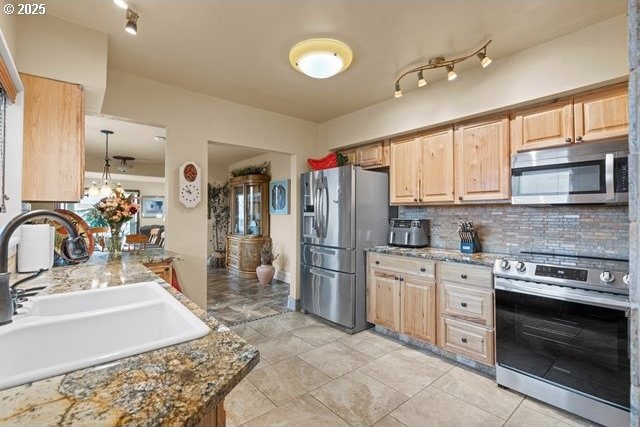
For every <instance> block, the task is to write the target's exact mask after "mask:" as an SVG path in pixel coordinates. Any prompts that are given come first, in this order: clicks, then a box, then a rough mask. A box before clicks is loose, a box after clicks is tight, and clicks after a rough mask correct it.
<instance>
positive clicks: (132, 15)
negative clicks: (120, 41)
mask: <svg viewBox="0 0 640 427" xmlns="http://www.w3.org/2000/svg"><path fill="white" fill-rule="evenodd" d="M138 18H139V16H138V14H137V13H136V12H134V11H133V10H131V9H127V25H125V26H124V30H125V31H126V32H127V33H129V34H133V35H134V36H135V35H136V34H138Z"/></svg>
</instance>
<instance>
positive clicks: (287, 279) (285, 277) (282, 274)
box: [273, 270, 291, 284]
mask: <svg viewBox="0 0 640 427" xmlns="http://www.w3.org/2000/svg"><path fill="white" fill-rule="evenodd" d="M273 277H274V279H276V280H280V281H281V282H284V283H287V284H291V273H289V272H288V271H284V270H277V271H276V274H274V276H273Z"/></svg>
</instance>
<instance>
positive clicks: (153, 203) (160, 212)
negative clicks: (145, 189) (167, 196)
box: [142, 196, 164, 218]
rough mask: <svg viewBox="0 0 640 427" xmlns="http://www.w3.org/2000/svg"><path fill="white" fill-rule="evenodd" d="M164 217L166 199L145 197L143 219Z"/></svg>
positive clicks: (143, 198)
mask: <svg viewBox="0 0 640 427" xmlns="http://www.w3.org/2000/svg"><path fill="white" fill-rule="evenodd" d="M162 217H164V197H162V196H143V197H142V218H162Z"/></svg>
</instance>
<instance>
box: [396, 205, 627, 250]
mask: <svg viewBox="0 0 640 427" xmlns="http://www.w3.org/2000/svg"><path fill="white" fill-rule="evenodd" d="M398 217H400V218H427V219H429V220H430V225H431V246H433V247H436V248H446V249H457V248H459V247H460V239H459V238H458V233H457V230H458V223H459V222H460V221H461V220H465V221H472V222H473V224H474V226H475V228H476V229H477V231H478V235H479V237H480V241H481V243H482V250H483V251H485V252H498V253H509V254H513V255H515V254H517V253H519V252H520V251H538V252H553V253H558V254H559V253H562V254H570V255H587V256H598V257H606V258H621V259H628V258H629V211H628V207H627V205H622V206H544V207H532V206H512V205H497V204H496V205H476V206H473V205H467V206H400V207H399V208H398Z"/></svg>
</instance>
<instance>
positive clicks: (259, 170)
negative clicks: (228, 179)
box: [231, 162, 269, 177]
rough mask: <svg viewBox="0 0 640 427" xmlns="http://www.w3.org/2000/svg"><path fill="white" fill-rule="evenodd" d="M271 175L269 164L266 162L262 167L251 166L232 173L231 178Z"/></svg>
mask: <svg viewBox="0 0 640 427" xmlns="http://www.w3.org/2000/svg"><path fill="white" fill-rule="evenodd" d="M268 174H269V162H264V163H263V164H261V165H249V166H243V167H241V168H237V169H234V170H232V171H231V176H233V177H236V176H245V175H268Z"/></svg>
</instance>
